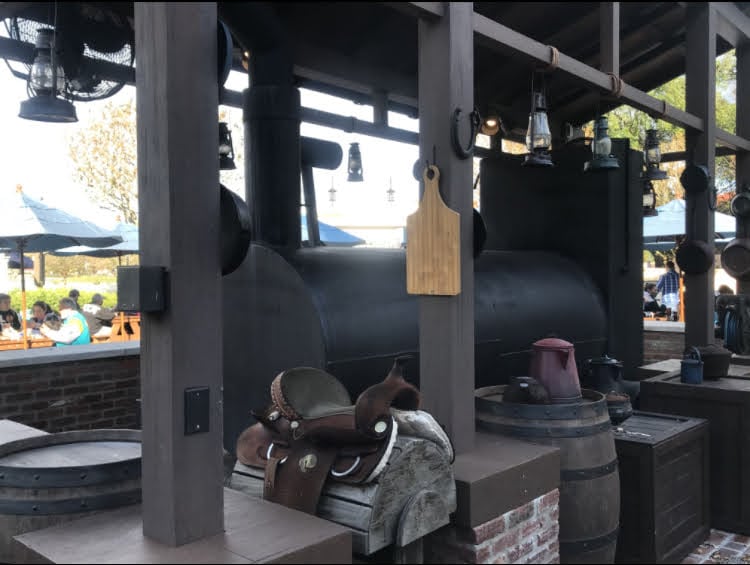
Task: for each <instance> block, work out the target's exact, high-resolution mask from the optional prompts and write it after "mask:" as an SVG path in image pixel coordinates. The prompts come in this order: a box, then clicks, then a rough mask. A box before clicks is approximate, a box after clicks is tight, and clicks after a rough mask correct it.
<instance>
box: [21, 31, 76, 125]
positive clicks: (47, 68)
mask: <svg viewBox="0 0 750 565" xmlns="http://www.w3.org/2000/svg"><path fill="white" fill-rule="evenodd" d="M55 45H56V37H55V30H54V29H49V28H41V29H39V30H38V31H37V36H36V42H35V44H34V49H35V51H34V62H33V63H32V65H31V71H30V72H29V79H28V83H27V89H28V91H29V92H30V93H31V94H32V96H31V97H30V98H29V99H28V100H24V101H23V102H21V110H20V111H19V113H18V117H19V118H24V119H26V120H35V121H38V122H55V123H70V122H77V121H78V116H76V109H75V106H73V104H72V103H71V102H69V101H68V100H63V99H62V98H58V96H57V95H58V94H60V93H62V92H64V90H65V71H64V70H63V67H62V65H61V64H60V62H59V60H58V56H57V52H56V48H55Z"/></svg>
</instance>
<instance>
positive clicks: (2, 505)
mask: <svg viewBox="0 0 750 565" xmlns="http://www.w3.org/2000/svg"><path fill="white" fill-rule="evenodd" d="M140 501H141V490H140V489H134V490H130V491H126V492H115V493H110V494H100V495H95V496H84V497H81V498H66V499H62V500H35V499H30V500H29V499H26V500H0V514H7V515H15V516H48V515H56V514H76V513H78V512H89V511H91V510H107V509H110V508H120V507H121V506H127V505H129V504H137V503H139V502H140Z"/></svg>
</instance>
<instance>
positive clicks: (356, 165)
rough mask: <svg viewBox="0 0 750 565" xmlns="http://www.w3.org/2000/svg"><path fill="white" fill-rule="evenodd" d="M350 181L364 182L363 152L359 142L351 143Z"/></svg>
mask: <svg viewBox="0 0 750 565" xmlns="http://www.w3.org/2000/svg"><path fill="white" fill-rule="evenodd" d="M348 171H349V178H348V179H347V180H348V181H349V182H362V181H363V180H365V179H364V178H363V177H362V154H361V153H360V152H359V143H356V142H354V143H352V144H350V145H349V164H348Z"/></svg>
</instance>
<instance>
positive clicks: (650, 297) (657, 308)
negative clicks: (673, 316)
mask: <svg viewBox="0 0 750 565" xmlns="http://www.w3.org/2000/svg"><path fill="white" fill-rule="evenodd" d="M657 294H659V291H658V290H656V284H655V283H646V285H645V286H644V288H643V311H644V312H654V313H656V314H659V315H664V316H666V315H667V307H666V305H664V304H659V303H658V302H657V301H656V295H657Z"/></svg>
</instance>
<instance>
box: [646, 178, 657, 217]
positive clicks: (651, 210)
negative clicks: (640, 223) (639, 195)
mask: <svg viewBox="0 0 750 565" xmlns="http://www.w3.org/2000/svg"><path fill="white" fill-rule="evenodd" d="M643 215H644V216H658V215H659V211H658V210H657V209H656V192H655V191H654V185H653V184H652V183H651V181H650V180H649V181H646V182H645V183H644V184H643Z"/></svg>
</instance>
